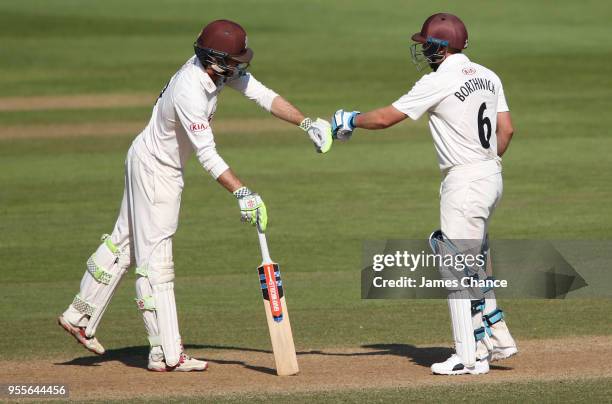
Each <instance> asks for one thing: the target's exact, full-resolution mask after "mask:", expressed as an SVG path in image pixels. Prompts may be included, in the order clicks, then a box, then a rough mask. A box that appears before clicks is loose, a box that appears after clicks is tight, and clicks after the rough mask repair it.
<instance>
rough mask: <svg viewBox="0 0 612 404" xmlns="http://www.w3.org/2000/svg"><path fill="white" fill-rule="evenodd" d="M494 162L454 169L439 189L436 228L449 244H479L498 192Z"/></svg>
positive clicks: (500, 186)
mask: <svg viewBox="0 0 612 404" xmlns="http://www.w3.org/2000/svg"><path fill="white" fill-rule="evenodd" d="M501 172H502V169H501V161H499V160H498V159H495V160H487V161H482V162H478V163H474V164H468V165H461V166H455V167H452V168H451V169H449V170H448V172H446V173H445V176H444V179H443V180H442V184H441V186H440V226H441V229H442V232H443V233H444V234H445V235H446V237H448V238H449V239H451V240H483V239H484V237H485V235H486V234H487V227H488V222H489V218H490V217H491V215H492V214H493V211H494V210H495V207H496V206H497V204H498V203H499V201H500V199H501V196H502V192H503V182H502V174H501Z"/></svg>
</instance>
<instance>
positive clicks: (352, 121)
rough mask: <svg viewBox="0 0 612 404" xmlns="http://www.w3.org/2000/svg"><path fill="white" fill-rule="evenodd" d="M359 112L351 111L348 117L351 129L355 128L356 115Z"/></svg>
mask: <svg viewBox="0 0 612 404" xmlns="http://www.w3.org/2000/svg"><path fill="white" fill-rule="evenodd" d="M359 114H361V112H359V111H353V112H352V113H351V118H350V119H349V125H350V127H351V130H353V129H355V128H357V116H358V115H359Z"/></svg>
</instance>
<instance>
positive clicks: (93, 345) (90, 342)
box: [57, 315, 106, 355]
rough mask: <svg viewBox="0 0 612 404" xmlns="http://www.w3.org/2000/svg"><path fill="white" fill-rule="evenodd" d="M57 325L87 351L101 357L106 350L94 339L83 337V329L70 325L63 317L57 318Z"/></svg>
mask: <svg viewBox="0 0 612 404" xmlns="http://www.w3.org/2000/svg"><path fill="white" fill-rule="evenodd" d="M57 323H58V324H59V325H60V326H62V328H63V329H64V330H66V331H67V332H68V333H69V334H70V335H72V336H73V337H74V338H75V339H76V340H77V342H78V343H79V344H81V345H83V346H84V347H85V348H86V349H87V350H88V351H91V352H93V353H95V354H98V355H102V354H103V353H104V352H106V350H105V349H104V347H103V346H102V344H100V342H99V341H98V339H97V338H96V337H91V338H89V337H87V336H86V335H85V327H77V326H74V325H72V324H70V322H69V321H68V320H66V319H65V318H64V315H61V316H59V317H58V318H57Z"/></svg>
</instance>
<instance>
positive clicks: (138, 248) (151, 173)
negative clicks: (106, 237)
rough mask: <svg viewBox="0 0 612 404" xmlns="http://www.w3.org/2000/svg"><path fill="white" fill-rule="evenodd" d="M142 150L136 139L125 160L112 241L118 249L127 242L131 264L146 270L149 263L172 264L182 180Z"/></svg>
mask: <svg viewBox="0 0 612 404" xmlns="http://www.w3.org/2000/svg"><path fill="white" fill-rule="evenodd" d="M143 150H144V143H143V142H142V141H141V139H139V138H136V140H135V141H134V143H133V144H132V146H131V147H130V149H129V151H128V154H127V158H126V161H125V188H124V192H123V199H122V201H121V209H120V211H119V217H118V218H117V222H116V224H115V228H114V230H113V233H112V235H111V240H112V241H113V243H115V245H118V246H122V245H125V243H126V242H129V243H130V244H131V251H132V254H133V256H132V257H133V262H135V264H136V266H137V267H142V268H146V267H147V266H148V265H149V264H150V262H151V261H152V260H153V261H163V262H168V261H172V244H171V242H172V236H173V235H174V233H176V229H177V226H178V218H179V210H180V205H181V193H182V190H183V178H182V174H181V173H180V172H177V173H176V174H175V175H170V174H168V173H167V171H168V169H167V168H162V167H160V163H159V162H157V161H156V160H155V158H154V157H153V156H147V155H146V151H145V152H143ZM164 171H165V172H164ZM161 244H163V248H158V246H160V245H161Z"/></svg>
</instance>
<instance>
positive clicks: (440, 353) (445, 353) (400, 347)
mask: <svg viewBox="0 0 612 404" xmlns="http://www.w3.org/2000/svg"><path fill="white" fill-rule="evenodd" d="M361 347H362V348H365V349H371V350H372V351H368V352H333V351H321V350H310V351H300V352H297V355H298V356H306V355H321V356H347V357H355V356H372V357H374V356H385V355H394V356H400V357H403V358H407V359H409V360H410V361H411V362H413V363H414V364H416V365H419V366H423V367H430V366H431V365H432V364H434V363H436V362H443V361H445V360H446V359H447V358H448V357H449V356H450V355H452V354H453V352H454V350H453V349H452V348H448V347H417V346H415V345H410V344H370V345H362V346H361ZM185 349H186V350H190V349H210V350H230V351H241V352H256V353H265V354H272V351H271V350H267V349H257V348H246V347H237V346H228V345H200V344H186V345H185ZM148 354H149V347H148V346H134V347H126V348H119V349H110V350H108V351H106V353H105V354H104V355H101V356H83V357H80V358H75V359H72V360H70V361H67V362H61V363H56V364H55V365H59V366H100V364H101V363H104V362H111V361H118V362H121V363H123V364H124V365H126V366H129V367H135V368H141V369H146V367H147V357H148ZM207 361H208V362H211V363H216V364H218V365H238V366H243V367H244V368H246V369H250V370H253V371H255V372H261V373H265V374H270V375H276V370H275V369H273V368H269V367H265V366H255V365H251V364H248V363H247V362H245V361H241V360H222V359H207ZM491 369H495V370H512V368H511V367H507V366H500V365H491Z"/></svg>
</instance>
